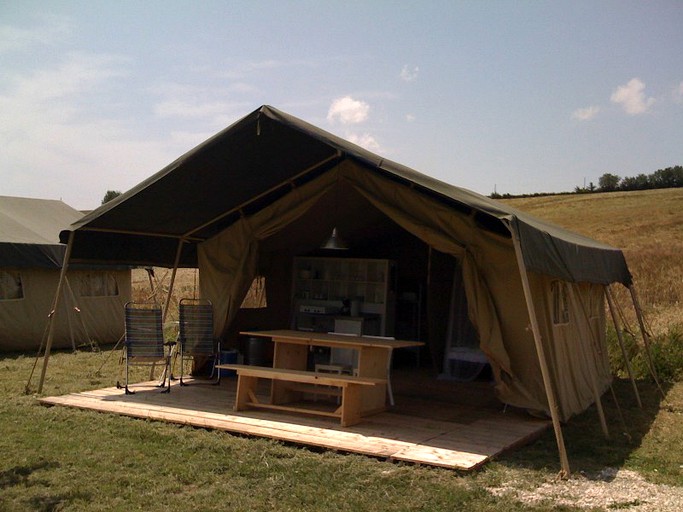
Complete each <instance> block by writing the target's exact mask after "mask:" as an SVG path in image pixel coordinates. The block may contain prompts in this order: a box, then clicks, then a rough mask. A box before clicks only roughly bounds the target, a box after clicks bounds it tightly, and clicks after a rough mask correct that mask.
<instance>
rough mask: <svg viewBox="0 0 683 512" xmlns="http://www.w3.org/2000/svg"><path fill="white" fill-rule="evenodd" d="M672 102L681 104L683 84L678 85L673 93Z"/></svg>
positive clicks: (682, 101)
mask: <svg viewBox="0 0 683 512" xmlns="http://www.w3.org/2000/svg"><path fill="white" fill-rule="evenodd" d="M673 97H674V102H676V103H683V82H681V83H680V84H678V87H676V88H675V89H674V92H673Z"/></svg>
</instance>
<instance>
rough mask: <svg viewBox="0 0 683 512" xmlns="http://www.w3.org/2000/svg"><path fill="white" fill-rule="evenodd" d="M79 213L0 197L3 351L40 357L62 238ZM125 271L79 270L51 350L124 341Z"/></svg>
mask: <svg viewBox="0 0 683 512" xmlns="http://www.w3.org/2000/svg"><path fill="white" fill-rule="evenodd" d="M82 216H83V214H82V213H81V212H79V211H78V210H74V209H73V208H71V207H70V206H68V205H66V204H65V203H63V202H62V201H55V200H45V199H27V198H21V197H7V196H0V325H2V329H0V350H2V351H14V350H37V349H38V347H39V346H40V344H41V341H45V334H46V332H45V326H46V320H47V318H48V315H49V314H50V311H52V302H53V299H54V296H55V291H56V290H57V285H58V283H59V276H60V269H61V268H62V261H63V258H64V253H65V249H66V248H65V246H64V245H62V244H60V243H59V232H60V231H61V230H63V229H65V228H67V227H68V226H69V225H70V224H71V223H73V222H76V221H78V220H79V219H80V218H81V217H82ZM129 298H130V270H127V269H125V270H121V269H108V270H103V269H101V268H93V267H92V266H88V267H81V268H79V267H77V266H74V267H72V268H71V270H70V271H69V273H68V276H67V285H66V286H64V288H63V295H62V300H61V301H60V303H61V304H60V310H59V311H58V315H57V317H58V320H57V322H56V324H55V333H54V341H53V346H55V347H60V348H68V347H73V348H75V347H77V346H79V345H82V344H90V343H91V342H93V341H97V342H100V343H114V342H116V341H117V340H118V338H119V337H120V336H121V334H122V331H123V329H122V322H123V310H122V308H123V304H124V303H125V301H126V300H128V299H129Z"/></svg>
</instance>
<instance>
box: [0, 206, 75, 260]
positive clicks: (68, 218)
mask: <svg viewBox="0 0 683 512" xmlns="http://www.w3.org/2000/svg"><path fill="white" fill-rule="evenodd" d="M82 216H83V214H82V213H81V212H79V211H78V210H74V209H73V208H71V207H70V206H68V205H67V204H65V203H63V202H62V201H56V200H47V199H29V198H24V197H8V196H0V267H14V268H17V267H24V268H25V267H51V268H59V267H61V266H62V260H63V258H64V251H65V247H64V246H63V245H61V244H60V243H59V232H60V231H61V230H63V229H67V228H68V227H69V225H70V224H71V223H73V222H76V221H77V220H78V219H80V218H81V217H82Z"/></svg>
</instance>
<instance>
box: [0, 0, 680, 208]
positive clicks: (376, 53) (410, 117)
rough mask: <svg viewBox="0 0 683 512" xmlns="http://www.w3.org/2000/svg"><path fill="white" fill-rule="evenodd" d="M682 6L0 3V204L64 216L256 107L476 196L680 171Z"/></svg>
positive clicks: (593, 0)
mask: <svg viewBox="0 0 683 512" xmlns="http://www.w3.org/2000/svg"><path fill="white" fill-rule="evenodd" d="M681 27H683V2H681V1H678V0H670V1H663V0H648V1H629V0H620V1H599V0H590V1H583V0H572V1H552V2H551V1H541V0H536V1H524V0H518V1H493V0H491V1H483V0H482V1H474V0H472V1H457V0H450V1H428V0H417V1H401V0H395V1H382V0H364V1H354V0H346V1H333V0H329V1H326V0H314V1H303V0H302V1H287V0H280V1H258V0H253V1H249V0H242V1H211V0H202V1H199V0H192V1H178V0H163V1H154V0H146V1H126V0H117V1H116V2H113V1H111V0H107V1H102V0H87V1H69V0H60V1H50V0H42V1H32V0H0V70H1V71H0V195H7V196H20V197H33V198H42V199H61V200H62V201H64V202H66V203H67V204H69V205H71V206H72V207H74V208H78V209H92V208H95V207H97V206H99V205H100V203H101V201H102V198H103V197H104V195H105V193H106V192H107V191H108V190H117V191H126V190H128V189H130V188H132V187H133V186H135V185H136V184H138V183H139V182H141V181H143V180H145V179H146V178H148V177H149V176H151V175H153V174H154V173H156V172H157V171H159V170H161V169H162V168H164V167H165V166H166V165H167V164H169V163H171V162H172V161H173V160H175V159H176V158H178V157H179V156H181V155H182V154H184V153H185V152H186V151H189V150H190V149H192V148H193V147H195V146H196V145H198V144H200V143H201V142H203V141H204V140H206V139H207V138H209V137H210V136H211V135H213V134H215V133H216V132H218V131H220V130H222V129H223V128H225V127H227V126H229V125H230V124H232V123H233V122H235V121H237V120H239V119H240V118H242V117H244V116H246V115H247V114H249V113H250V112H252V111H254V110H256V109H257V108H259V107H260V106H261V105H264V104H267V105H272V106H274V107H276V108H278V109H280V110H283V111H285V112H287V113H289V114H292V115H294V116H296V117H299V118H301V119H303V120H305V121H307V122H309V123H312V124H314V125H316V126H318V127H320V128H322V129H325V130H327V131H330V132H332V133H334V134H336V135H339V136H341V137H344V138H346V139H348V140H350V141H351V142H354V143H356V144H359V145H361V146H363V147H365V148H367V149H369V150H370V151H373V152H375V153H378V154H380V155H381V156H383V157H385V158H387V159H390V160H393V161H395V162H399V163H401V164H404V165H407V166H408V167H411V168H413V169H415V170H417V171H420V172H422V173H424V174H427V175H430V176H432V177H434V178H437V179H439V180H442V181H445V182H448V183H451V184H453V185H457V186H460V187H464V188H467V189H470V190H473V191H476V192H479V193H481V194H485V195H488V194H491V193H492V192H497V193H500V194H505V193H510V194H522V193H536V192H565V191H573V190H574V189H575V188H576V187H582V186H585V185H589V184H590V183H594V184H596V185H597V183H598V180H599V178H600V176H602V175H603V174H605V173H611V174H616V175H619V176H622V177H623V176H636V175H638V174H640V173H644V174H651V173H653V172H655V171H656V170H658V169H662V168H666V167H670V166H674V165H682V164H683V30H681Z"/></svg>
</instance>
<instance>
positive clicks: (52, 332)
mask: <svg viewBox="0 0 683 512" xmlns="http://www.w3.org/2000/svg"><path fill="white" fill-rule="evenodd" d="M74 234H75V232H74V231H71V232H69V242H68V243H67V245H66V253H65V254H64V261H63V262H62V270H61V272H60V274H59V283H58V284H57V291H56V292H55V298H54V300H53V301H52V314H51V315H50V318H49V320H48V321H49V322H50V330H49V332H48V334H47V342H46V343H45V355H44V356H43V369H42V371H41V372H40V381H39V382H38V394H40V393H42V392H43V383H44V382H45V374H46V373H47V364H48V362H49V361H50V350H51V349H52V340H53V339H54V336H55V320H56V318H57V308H58V307H59V298H60V297H61V295H62V286H63V285H64V281H65V279H66V270H67V268H68V267H69V259H71V248H72V247H73V245H74Z"/></svg>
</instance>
